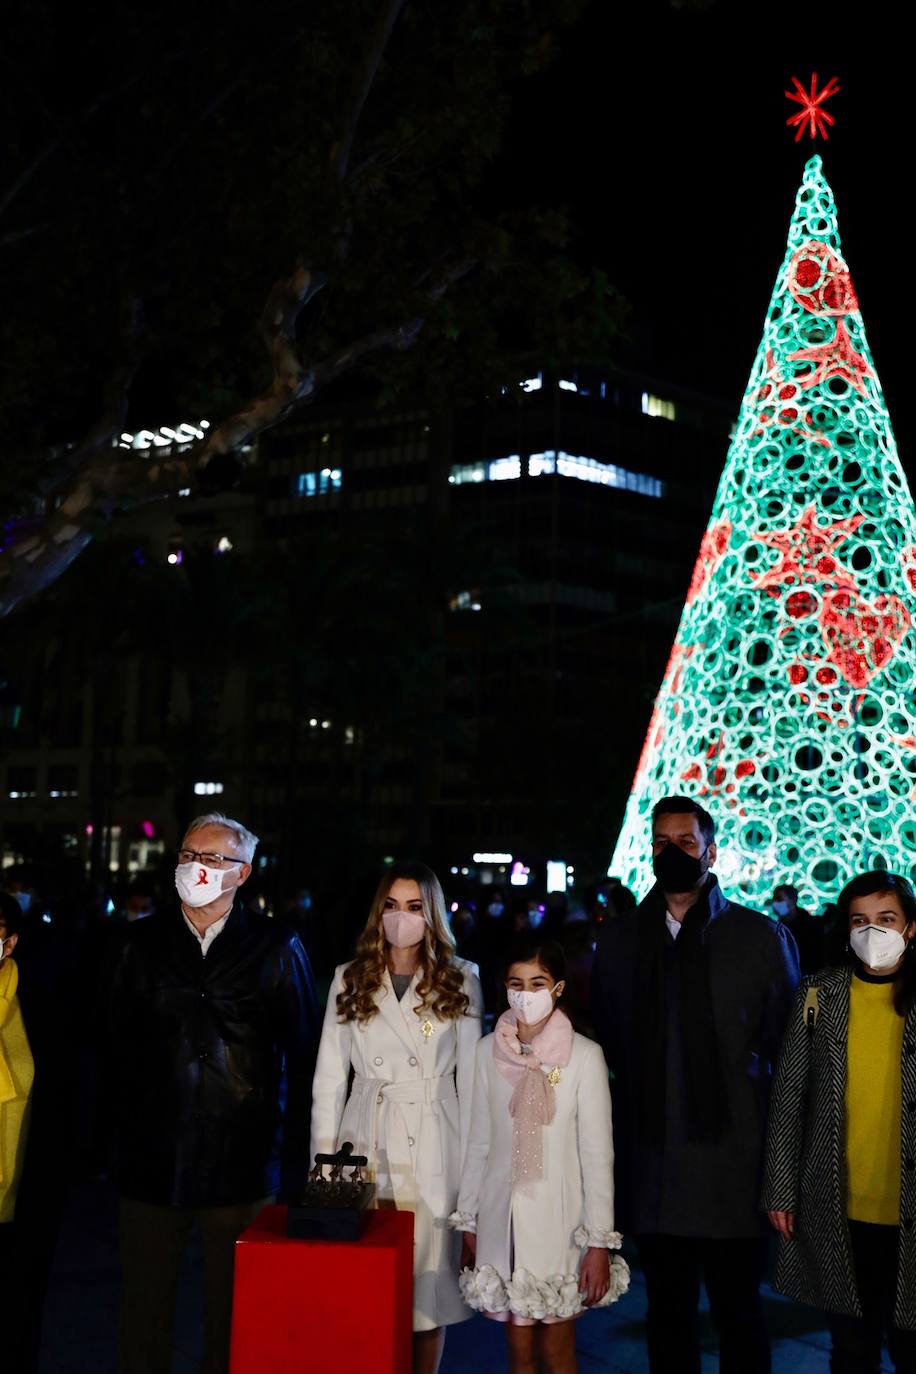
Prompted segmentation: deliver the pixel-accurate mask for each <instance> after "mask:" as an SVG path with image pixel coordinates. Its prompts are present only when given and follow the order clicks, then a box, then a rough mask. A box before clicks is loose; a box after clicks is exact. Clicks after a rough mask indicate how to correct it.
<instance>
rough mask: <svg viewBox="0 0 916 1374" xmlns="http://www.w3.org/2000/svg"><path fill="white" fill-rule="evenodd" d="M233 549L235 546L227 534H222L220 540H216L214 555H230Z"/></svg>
mask: <svg viewBox="0 0 916 1374" xmlns="http://www.w3.org/2000/svg"><path fill="white" fill-rule="evenodd" d="M234 547H235V545H234V544H233V542H232V540H231V539H230V538H229V536H228V534H224V535H223V536H222V538H221V539H218V540H217V542H216V550H215V551H216V553H231V552H232V550H233V548H234Z"/></svg>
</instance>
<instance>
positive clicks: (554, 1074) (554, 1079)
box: [547, 1066, 563, 1088]
mask: <svg viewBox="0 0 916 1374" xmlns="http://www.w3.org/2000/svg"><path fill="white" fill-rule="evenodd" d="M562 1077H563V1075H562V1074H561V1073H560V1070H559V1068H558V1067H556V1066H555V1067H554V1068H552V1069H551V1070H550V1073H549V1074H548V1075H547V1082H548V1083H549V1084H550V1086H551V1087H552V1088H555V1087H556V1086H557V1084H558V1083H559V1081H560V1079H561V1078H562Z"/></svg>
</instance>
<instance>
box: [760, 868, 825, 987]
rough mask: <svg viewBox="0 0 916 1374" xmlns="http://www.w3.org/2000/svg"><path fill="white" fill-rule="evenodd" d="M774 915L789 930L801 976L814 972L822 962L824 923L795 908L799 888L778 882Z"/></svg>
mask: <svg viewBox="0 0 916 1374" xmlns="http://www.w3.org/2000/svg"><path fill="white" fill-rule="evenodd" d="M770 906H771V908H772V911H773V915H774V916H775V917H776V919H777V921H780V922H781V923H782V924H783V925H784V926H786V928H787V929H788V930H791V932H792V938H793V939H794V941H795V943H796V945H797V946H798V962H799V966H800V968H801V971H802V976H803V977H804V976H805V975H806V974H808V973H816V972H817V970H818V969H819V968H820V966H821V964H822V962H823V959H824V954H825V951H824V948H823V945H824V922H823V921H822V920H819V919H818V918H817V917H816V916H813V915H812V914H811V912H810V911H806V910H805V908H804V907H801V906H799V905H798V888H797V887H793V886H792V884H791V883H780V884H779V886H778V887H776V888H774V889H773V900H772V902H771V903H770Z"/></svg>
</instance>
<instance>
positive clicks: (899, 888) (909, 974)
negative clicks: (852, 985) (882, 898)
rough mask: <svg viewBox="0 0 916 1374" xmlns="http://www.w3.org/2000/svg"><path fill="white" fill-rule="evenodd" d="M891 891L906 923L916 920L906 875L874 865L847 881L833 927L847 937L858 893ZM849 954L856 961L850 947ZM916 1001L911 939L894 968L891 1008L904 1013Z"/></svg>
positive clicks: (915, 956)
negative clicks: (900, 960) (898, 963)
mask: <svg viewBox="0 0 916 1374" xmlns="http://www.w3.org/2000/svg"><path fill="white" fill-rule="evenodd" d="M881 892H892V893H893V894H894V896H895V897H896V898H897V900H898V902H899V903H900V909H901V911H902V912H903V915H904V919H905V920H906V923H907V925H910V923H911V922H916V893H914V891H913V885H912V883H910V881H909V880H908V879H907V878H904V877H903V875H902V874H900V873H885V872H884V871H883V870H882V869H880V868H873V869H871V871H870V872H868V873H860V874H859V875H858V876H857V877H855V878H853V879H852V880H851V881H850V882H848V883H847V884H846V886H845V887H844V888H843V891H842V892H841V893H840V895H839V897H838V898H837V905H836V930H837V934H838V935H839V934H840V933H842V932H845V934H846V940H847V943H848V940H849V908H850V907H851V906H852V904H853V902H854V901H855V899H856V898H857V897H872V896H875V895H876V894H877V893H881ZM849 958H850V960H851V961H855V959H856V956H855V955H854V954H853V953H852V951H850V953H849ZM914 1003H916V947H914V944H913V941H910V943H909V944H908V945H907V949H906V954H905V955H904V956H903V963H902V964H901V965H900V968H899V969H898V970H897V974H896V976H895V978H894V1010H895V1011H896V1012H897V1014H898V1016H906V1014H907V1012H908V1011H909V1010H910V1008H911V1007H912V1006H913V1005H914Z"/></svg>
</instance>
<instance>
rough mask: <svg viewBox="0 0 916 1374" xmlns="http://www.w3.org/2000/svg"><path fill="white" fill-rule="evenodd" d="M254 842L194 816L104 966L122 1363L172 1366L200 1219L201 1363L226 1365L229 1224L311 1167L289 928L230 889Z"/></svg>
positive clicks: (303, 984) (141, 1367) (129, 1369)
mask: <svg viewBox="0 0 916 1374" xmlns="http://www.w3.org/2000/svg"><path fill="white" fill-rule="evenodd" d="M256 844H257V838H256V837H255V836H254V835H252V834H251V833H250V831H248V830H246V829H245V827H244V826H242V825H240V824H239V823H238V822H237V821H232V820H229V819H228V817H226V816H223V815H220V814H218V813H213V814H211V815H208V816H202V817H199V818H198V819H197V820H196V821H193V822H192V823H191V826H190V828H189V830H188V832H187V834H186V835H185V838H184V840H183V841H182V848H181V850H180V851H179V854H178V867H177V869H176V871H175V885H176V888H177V890H178V895H179V899H180V905H179V906H178V909H177V910H176V909H172V910H167V909H166V910H163V911H161V912H160V913H157V914H156V915H153V916H150V917H148V918H147V919H146V920H144V921H138V922H136V923H135V924H134V925H133V926H132V927H131V928H130V931H129V934H128V938H127V940H126V941H125V943H124V946H123V948H122V950H121V951H120V954H119V957H118V961H117V965H116V968H115V971H114V975H113V980H112V982H113V986H112V1000H111V1037H112V1048H113V1051H114V1055H115V1064H114V1073H115V1079H116V1081H115V1084H114V1089H115V1091H116V1093H117V1097H118V1103H117V1107H118V1112H119V1116H120V1130H119V1136H120V1155H119V1184H120V1191H121V1215H120V1235H121V1261H122V1270H123V1283H122V1298H121V1331H120V1347H119V1369H120V1374H168V1371H169V1369H170V1366H171V1346H172V1327H173V1323H174V1313H175V1302H176V1296H177V1287H178V1278H179V1273H180V1268H181V1261H182V1256H183V1252H184V1249H185V1244H186V1241H187V1238H188V1234H189V1232H190V1229H191V1226H192V1225H193V1223H194V1222H195V1221H196V1222H197V1223H198V1224H199V1226H200V1230H201V1238H202V1245H203V1270H204V1358H203V1364H202V1370H203V1374H225V1371H226V1369H227V1367H228V1355H229V1327H230V1318H231V1312H232V1276H233V1260H234V1247H235V1241H236V1238H237V1237H238V1235H239V1234H240V1233H241V1231H243V1230H244V1228H245V1227H246V1226H247V1225H248V1224H249V1223H250V1222H251V1221H252V1220H253V1218H254V1217H255V1216H256V1215H257V1213H258V1211H259V1210H260V1208H261V1207H262V1206H263V1205H264V1203H265V1202H267V1201H269V1200H270V1199H271V1198H272V1197H273V1196H274V1195H275V1194H276V1192H277V1190H278V1186H279V1187H280V1188H281V1189H282V1190H283V1191H292V1190H294V1189H295V1187H296V1184H297V1182H298V1181H299V1180H300V1179H301V1178H302V1177H303V1176H304V1172H305V1171H306V1170H307V1167H308V1140H309V1101H310V1089H311V1078H312V1070H313V1067H314V1057H315V1049H316V1044H317V1034H318V1006H317V1001H316V997H315V989H314V985H313V982H312V975H311V970H310V968H309V962H308V958H307V956H306V953H305V950H304V949H303V947H302V944H301V941H300V940H299V937H298V935H296V934H295V932H294V931H292V930H291V929H290V927H289V926H288V925H286V924H283V923H280V922H275V921H269V920H266V919H265V918H263V917H261V916H260V915H258V914H256V913H254V912H250V911H247V910H245V909H244V908H243V907H242V906H241V905H240V903H239V902H238V900H237V898H238V889H239V888H240V887H241V885H242V884H243V883H244V882H245V880H246V879H247V878H248V876H249V874H250V873H251V860H252V858H253V857H254V850H255V846H256ZM284 1099H285V1103H284ZM281 1137H282V1148H281V1149H280V1152H279V1158H278V1153H277V1149H276V1144H277V1141H278V1140H279V1139H280V1138H281Z"/></svg>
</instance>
